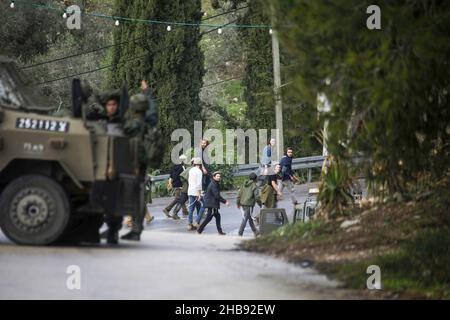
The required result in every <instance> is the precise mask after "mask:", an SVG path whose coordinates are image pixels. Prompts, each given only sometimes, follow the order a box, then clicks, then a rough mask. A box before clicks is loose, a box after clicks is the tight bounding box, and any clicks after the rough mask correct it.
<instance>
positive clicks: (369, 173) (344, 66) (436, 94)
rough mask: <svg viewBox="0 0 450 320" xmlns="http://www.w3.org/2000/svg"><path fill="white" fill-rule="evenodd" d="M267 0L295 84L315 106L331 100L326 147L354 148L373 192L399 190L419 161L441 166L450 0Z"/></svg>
mask: <svg viewBox="0 0 450 320" xmlns="http://www.w3.org/2000/svg"><path fill="white" fill-rule="evenodd" d="M372 2H373V1H360V0H350V1H349V0H345V1H344V0H336V1H307V0H288V1H286V0H282V1H281V0H273V1H272V3H273V5H274V6H275V8H276V10H275V11H276V12H277V14H278V16H279V20H278V21H280V23H279V28H280V34H281V36H282V40H283V41H282V43H283V44H284V46H285V48H286V49H287V52H288V54H289V55H290V56H296V57H298V60H297V61H298V65H297V66H295V67H293V68H292V69H291V77H292V79H293V81H294V82H293V85H292V86H293V88H295V90H296V91H297V92H298V96H299V97H300V98H301V99H305V100H306V101H309V103H310V104H311V105H312V106H314V105H315V103H316V101H317V95H318V94H319V93H324V94H326V96H327V97H328V100H329V101H330V102H331V105H332V108H331V112H329V113H327V114H325V116H323V117H322V120H324V119H328V120H329V135H328V140H329V141H328V144H329V146H328V147H329V149H330V151H331V152H332V153H333V154H334V155H336V156H338V157H340V158H343V159H350V158H352V157H353V158H354V157H359V158H361V159H362V160H363V161H361V164H362V166H363V168H364V169H365V172H366V177H367V178H369V179H371V180H372V181H373V182H375V184H376V186H377V187H376V191H377V192H392V191H404V190H405V189H407V187H408V183H409V182H414V181H415V180H416V178H417V176H418V175H419V174H420V173H421V172H423V171H430V172H432V173H433V174H434V175H435V176H440V175H442V173H443V172H445V171H446V170H448V163H449V134H450V127H449V125H448V124H449V120H450V119H449V118H450V108H449V90H450V87H449V84H450V83H449V82H450V68H449V59H450V32H449V30H450V17H449V13H450V3H449V2H448V1H431V0H430V1H395V2H390V3H389V5H387V4H384V2H383V3H382V4H380V8H381V12H382V28H381V30H369V29H368V28H367V27H366V20H367V18H368V17H369V15H368V14H366V9H367V7H368V6H369V5H371V4H372Z"/></svg>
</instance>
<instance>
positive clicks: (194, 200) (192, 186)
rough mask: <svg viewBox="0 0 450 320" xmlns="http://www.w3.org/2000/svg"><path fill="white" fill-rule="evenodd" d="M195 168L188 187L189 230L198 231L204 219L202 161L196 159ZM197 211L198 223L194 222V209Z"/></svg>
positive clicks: (191, 170) (190, 174)
mask: <svg viewBox="0 0 450 320" xmlns="http://www.w3.org/2000/svg"><path fill="white" fill-rule="evenodd" d="M193 160H194V161H193V162H194V163H193V164H194V167H192V168H191V169H190V170H189V180H188V183H189V187H188V196H189V216H188V221H189V226H188V229H189V230H196V229H197V227H198V225H199V224H200V220H201V218H202V215H203V212H204V208H203V203H202V201H203V199H202V178H203V172H202V170H201V168H202V159H201V158H194V159H193ZM195 208H196V209H197V216H196V219H195V221H196V223H195V225H194V224H193V222H194V209H195Z"/></svg>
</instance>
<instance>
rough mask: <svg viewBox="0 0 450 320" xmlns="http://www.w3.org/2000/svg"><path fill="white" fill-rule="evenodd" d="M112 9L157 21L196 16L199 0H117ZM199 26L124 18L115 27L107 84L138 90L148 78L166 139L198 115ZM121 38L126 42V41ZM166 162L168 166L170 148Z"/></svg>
mask: <svg viewBox="0 0 450 320" xmlns="http://www.w3.org/2000/svg"><path fill="white" fill-rule="evenodd" d="M114 15H118V16H126V17H133V18H137V19H149V20H159V21H180V22H185V21H190V22H194V23H195V22H200V19H201V17H202V12H201V1H200V0H189V1H186V0H183V1H182V0H178V1H162V0H153V1H143V0H141V1H134V2H133V3H132V4H130V2H129V1H124V0H117V1H115V7H114ZM200 38H201V36H200V30H199V28H198V27H194V26H193V27H189V28H188V27H179V28H177V27H176V26H172V30H171V31H170V32H168V31H166V26H165V25H146V24H144V23H138V24H131V23H126V22H123V23H122V24H121V26H120V27H119V28H117V29H116V30H115V31H114V42H115V43H116V44H119V43H123V44H122V45H118V46H116V47H115V48H114V52H113V56H112V64H113V66H114V67H113V69H112V72H111V77H110V79H111V84H112V85H113V86H116V87H119V86H120V85H121V84H122V81H124V80H126V81H127V82H128V84H129V86H130V88H131V89H132V92H136V91H137V90H138V88H139V85H140V81H141V80H142V79H147V81H149V83H150V85H151V86H152V88H153V90H154V95H155V97H156V99H157V102H158V105H159V124H160V127H161V128H162V129H163V130H164V133H165V138H166V142H167V143H168V144H169V143H170V135H171V133H172V131H173V130H175V129H178V128H186V129H188V130H190V131H191V132H192V131H193V127H194V120H201V111H202V109H201V105H200V98H199V92H200V88H201V87H202V78H203V74H204V70H203V59H204V58H203V53H202V51H201V50H200V46H199V41H200ZM124 42H125V43H124ZM164 166H165V167H167V168H168V167H169V166H170V154H169V153H167V154H166V156H165V161H164Z"/></svg>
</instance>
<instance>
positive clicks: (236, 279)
mask: <svg viewBox="0 0 450 320" xmlns="http://www.w3.org/2000/svg"><path fill="white" fill-rule="evenodd" d="M308 187H309V186H296V191H297V194H298V198H299V200H302V199H304V197H305V196H306V192H307V189H308ZM226 197H227V198H228V199H230V200H231V202H232V203H233V205H232V206H231V207H229V208H227V207H223V208H222V210H221V213H222V220H223V229H224V231H225V232H227V235H226V236H219V235H217V232H216V228H215V223H214V221H212V222H211V223H210V225H208V226H207V228H206V229H205V232H204V234H202V235H198V234H197V233H193V232H189V231H187V222H186V220H185V219H182V220H179V221H174V220H172V219H167V218H166V217H165V216H164V215H163V214H162V208H163V207H164V205H165V204H166V203H168V201H169V199H164V198H160V199H155V200H154V203H153V205H152V210H153V213H154V215H155V217H156V219H155V221H154V222H153V223H152V224H151V225H149V226H146V229H145V231H144V232H143V236H142V239H141V242H138V243H133V242H122V243H121V244H120V245H119V246H118V247H110V246H107V245H106V244H104V243H103V244H101V245H96V246H83V247H26V246H17V245H15V244H12V243H11V242H9V241H8V240H7V239H6V238H5V236H4V235H3V234H2V233H1V232H0V299H336V298H338V299H339V298H349V297H350V296H349V293H348V292H347V291H345V290H340V289H337V285H338V284H337V283H335V282H334V281H330V280H328V279H327V278H326V277H325V276H323V275H320V274H318V273H317V272H316V271H315V270H313V269H311V268H309V267H305V268H304V267H302V266H298V265H294V264H290V263H287V262H284V261H282V260H279V259H276V258H272V257H269V256H266V255H261V254H255V253H248V252H243V251H239V250H237V248H236V245H237V244H238V243H239V242H240V241H243V240H244V241H245V239H250V238H251V237H252V233H251V231H250V230H249V229H247V230H246V231H245V234H244V237H243V238H241V237H238V236H237V230H238V228H239V225H240V220H241V215H240V212H239V211H238V209H237V208H236V206H235V205H234V204H235V200H234V198H235V193H232V192H231V193H226ZM285 206H287V207H290V206H289V205H288V202H287V201H286V202H283V203H282V204H281V205H280V207H285ZM290 211H291V210H288V213H289V212H290ZM126 231H127V230H126V228H124V229H123V230H122V231H121V233H124V232H126ZM71 265H76V266H79V268H80V269H79V270H80V278H79V279H80V284H81V288H80V289H74V290H70V289H68V288H67V284H66V283H67V280H68V278H69V276H70V275H69V274H68V273H67V268H68V267H69V266H71Z"/></svg>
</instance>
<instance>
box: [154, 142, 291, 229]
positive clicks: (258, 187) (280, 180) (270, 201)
mask: <svg viewBox="0 0 450 320" xmlns="http://www.w3.org/2000/svg"><path fill="white" fill-rule="evenodd" d="M208 145H209V142H208V140H206V139H203V140H202V141H201V144H200V148H198V149H197V150H196V152H195V157H194V158H192V160H191V161H190V163H189V164H187V163H186V162H187V158H186V156H184V155H181V156H180V157H179V161H180V163H179V164H176V165H174V167H173V168H172V170H171V172H170V179H169V185H171V186H172V189H173V194H174V199H173V200H172V201H171V202H170V203H169V204H168V206H167V207H165V208H164V209H163V212H164V214H165V215H166V216H167V217H168V218H172V219H174V220H179V219H180V216H179V212H180V210H181V211H182V214H183V216H187V220H188V230H190V231H197V232H198V233H202V232H203V230H204V229H205V227H206V226H207V225H208V224H209V223H210V222H211V220H212V219H213V218H215V222H216V227H217V232H218V234H219V235H224V234H225V233H224V232H223V229H222V225H221V216H220V212H219V210H220V205H221V204H225V205H226V206H229V205H230V204H229V201H227V200H226V199H224V198H223V197H222V195H221V193H220V182H221V180H222V173H221V172H220V171H216V172H211V170H210V166H209V158H208V154H207V147H208ZM274 146H275V139H271V140H269V142H268V144H267V146H266V147H265V148H264V150H263V155H262V161H261V164H262V167H261V172H260V178H261V179H260V180H259V181H260V183H259V184H258V176H257V175H256V174H255V173H251V174H250V175H249V177H248V180H246V181H245V182H244V183H243V184H242V185H241V186H240V188H239V191H238V195H237V203H236V204H237V207H238V208H239V209H240V210H241V213H242V223H241V226H240V228H239V231H238V234H239V235H240V236H242V235H243V233H244V230H245V228H246V226H247V224H249V225H250V228H251V230H252V231H253V233H254V235H255V236H258V235H259V231H258V229H257V228H256V225H255V222H256V224H257V223H258V217H257V216H256V215H254V207H255V205H256V204H258V205H259V206H260V207H264V208H276V206H277V202H278V200H279V199H281V198H282V197H283V190H284V189H286V190H288V191H289V193H290V197H291V200H292V203H293V204H294V205H295V204H296V203H297V201H296V200H295V196H294V184H295V183H296V182H297V181H298V179H297V177H295V175H294V172H293V170H292V158H293V149H292V148H287V150H286V154H285V155H284V156H283V157H282V159H281V160H280V162H273V161H272V154H273V152H272V150H273V148H274ZM186 204H187V205H186ZM194 212H195V217H194ZM205 212H206V216H205ZM203 218H204V219H203Z"/></svg>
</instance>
